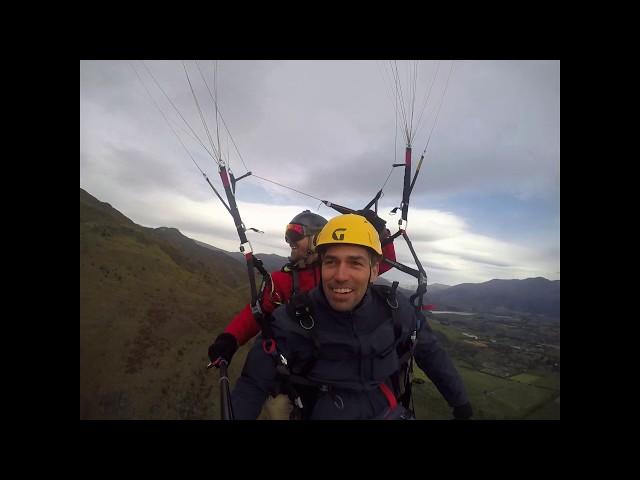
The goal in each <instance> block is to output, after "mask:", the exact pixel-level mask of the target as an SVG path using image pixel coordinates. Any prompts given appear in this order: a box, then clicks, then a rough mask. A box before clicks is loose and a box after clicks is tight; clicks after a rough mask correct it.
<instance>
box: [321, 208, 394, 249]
mask: <svg viewBox="0 0 640 480" xmlns="http://www.w3.org/2000/svg"><path fill="white" fill-rule="evenodd" d="M342 243H348V244H351V245H361V246H363V247H366V248H370V249H371V250H373V251H374V252H376V253H377V254H378V255H382V246H381V245H380V237H379V235H378V232H377V231H376V229H375V228H374V227H373V225H371V223H369V221H367V219H366V218H364V217H363V216H362V215H355V214H353V213H347V214H346V215H338V216H337V217H334V218H332V219H331V220H329V221H328V222H327V224H326V225H325V226H324V228H323V229H322V230H321V231H320V233H319V234H318V238H317V240H316V247H319V246H321V245H338V244H342Z"/></svg>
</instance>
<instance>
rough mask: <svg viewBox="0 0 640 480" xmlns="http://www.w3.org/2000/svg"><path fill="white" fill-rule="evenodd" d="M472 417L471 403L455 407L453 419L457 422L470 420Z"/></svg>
mask: <svg viewBox="0 0 640 480" xmlns="http://www.w3.org/2000/svg"><path fill="white" fill-rule="evenodd" d="M472 415H473V410H472V409H471V404H470V403H465V404H464V405H460V406H458V407H453V417H454V418H455V419H456V420H469V418H471V416H472Z"/></svg>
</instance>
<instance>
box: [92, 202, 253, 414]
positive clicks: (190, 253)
mask: <svg viewBox="0 0 640 480" xmlns="http://www.w3.org/2000/svg"><path fill="white" fill-rule="evenodd" d="M248 298H249V288H248V281H247V278H246V271H245V270H244V269H243V268H242V265H240V264H239V263H238V262H236V261H235V260H234V259H232V258H229V256H228V255H226V254H224V253H218V252H214V251H212V250H210V249H206V248H204V247H201V246H199V245H197V244H196V243H195V242H194V241H193V240H191V239H189V238H187V237H185V236H184V235H182V234H181V233H180V232H179V231H177V230H175V229H170V228H158V229H152V228H145V227H141V226H139V225H136V224H135V223H133V222H132V221H131V220H129V219H128V218H126V217H125V216H124V215H122V214H121V213H120V212H118V211H117V210H115V209H114V208H112V207H111V206H110V205H109V204H107V203H103V202H100V201H98V200H97V199H96V198H94V197H93V196H91V195H90V194H88V193H87V192H85V191H84V190H82V189H80V418H81V419H151V418H153V419H189V418H218V416H219V409H218V399H219V393H218V385H217V384H218V382H217V374H218V372H217V370H212V371H208V370H206V368H205V366H206V364H207V362H208V359H207V355H206V352H207V346H208V344H209V343H210V341H211V340H212V339H213V338H214V337H215V335H217V334H218V333H220V332H221V331H222V329H223V328H224V327H225V325H226V324H227V323H228V321H229V320H230V319H231V317H232V315H233V314H235V313H236V312H237V311H239V310H240V309H241V308H242V307H243V305H244V304H246V303H247V300H248ZM245 355H246V348H243V349H241V351H240V352H238V354H237V356H236V358H235V359H234V360H235V361H234V362H233V365H232V366H231V368H230V374H231V376H232V378H233V379H235V378H237V376H238V375H239V371H240V368H241V367H242V364H243V363H244V359H243V357H244V356H245Z"/></svg>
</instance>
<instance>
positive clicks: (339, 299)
mask: <svg viewBox="0 0 640 480" xmlns="http://www.w3.org/2000/svg"><path fill="white" fill-rule="evenodd" d="M376 278H378V264H377V263H376V264H374V266H373V267H372V266H371V261H370V257H369V252H368V250H367V249H366V248H365V247H361V246H359V245H346V244H345V245H332V246H330V247H328V248H327V250H326V252H325V254H324V256H323V257H322V287H323V289H324V294H325V296H326V297H327V300H328V302H329V305H331V307H332V308H333V309H334V310H337V311H339V312H348V311H351V310H353V309H354V308H355V306H356V305H358V303H360V300H362V297H364V294H365V293H366V291H367V287H368V286H369V283H370V282H371V283H373V282H374V281H375V280H376Z"/></svg>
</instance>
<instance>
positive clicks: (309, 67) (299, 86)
mask: <svg viewBox="0 0 640 480" xmlns="http://www.w3.org/2000/svg"><path fill="white" fill-rule="evenodd" d="M185 69H186V73H185ZM205 82H206V83H205ZM192 89H193V92H192ZM194 96H195V99H196V100H197V103H196V100H194ZM214 99H216V102H215V104H214ZM216 104H217V110H218V114H217V115H216V107H215V105H216ZM198 106H199V107H200V110H199V109H198ZM200 112H202V113H200ZM203 119H204V122H203ZM216 119H217V122H216ZM203 123H204V124H206V126H207V130H208V132H209V134H207V130H205V127H204V125H203ZM407 129H408V130H409V132H410V140H411V147H412V172H411V175H412V178H413V175H414V173H415V170H416V166H417V164H418V161H419V159H420V156H421V154H422V153H423V152H425V156H424V161H423V164H422V167H421V169H420V172H419V175H418V178H417V180H416V183H415V187H414V189H413V191H412V194H411V199H410V206H409V213H408V226H407V233H408V235H409V238H410V239H411V241H412V244H413V247H414V249H415V250H416V253H417V255H418V257H419V259H420V262H421V264H422V266H423V267H424V268H425V270H426V273H427V278H428V283H429V284H433V283H441V284H446V285H457V284H460V283H467V282H470V283H480V282H486V281H488V280H491V279H494V278H500V279H525V278H531V277H545V278H547V279H549V280H559V279H560V62H559V61H556V60H549V61H541V60H535V61H533V60H525V61H516V60H501V61H480V60H473V61H465V60H455V61H447V60H439V61H426V60H420V61H407V60H402V61H394V60H393V59H392V60H366V61H357V60H339V61H329V60H309V61H304V60H286V61H267V60H260V61H230V60H224V61H215V60H198V61H193V60H189V61H185V62H184V63H183V62H182V61H180V60H176V61H168V60H165V61H144V62H141V61H115V60H113V61H112V60H95V61H80V187H81V188H83V189H85V190H86V191H88V192H89V193H90V194H91V195H93V196H95V197H96V198H98V200H101V201H103V202H107V203H109V204H111V205H112V206H113V207H114V208H116V209H118V210H119V211H120V212H122V213H123V214H124V215H126V216H127V217H129V218H130V219H131V220H133V221H134V222H136V223H138V224H140V225H143V226H146V227H153V228H157V227H161V226H165V227H174V228H177V229H179V230H180V231H181V232H182V233H183V234H184V235H186V236H188V237H191V238H194V239H196V240H199V241H202V242H206V243H208V244H210V245H214V246H216V247H219V248H223V249H225V250H228V251H238V250H239V244H240V242H239V239H238V235H237V232H236V229H235V226H234V223H233V219H232V218H231V215H230V214H229V213H228V212H227V210H226V209H225V207H224V206H223V205H222V203H221V202H220V200H219V199H218V198H217V197H216V196H215V194H214V192H213V191H212V189H211V187H210V186H209V185H208V184H207V182H206V180H205V178H204V177H203V175H202V173H201V172H200V169H201V170H202V171H203V172H204V173H205V174H206V175H207V177H208V178H209V180H210V181H211V183H212V184H213V186H214V187H215V188H216V189H217V190H218V192H219V193H220V194H221V195H222V196H223V197H225V195H224V190H223V186H222V182H221V179H220V177H219V175H218V165H217V163H216V161H215V158H219V156H221V157H222V159H223V161H224V162H225V163H226V164H227V165H228V166H229V167H230V169H231V171H232V172H233V173H234V175H235V176H236V177H240V176H241V175H243V174H245V173H247V171H251V172H252V175H250V176H248V177H245V178H244V179H242V180H240V181H239V182H238V183H237V185H236V201H237V203H238V207H239V210H240V215H241V216H242V220H243V222H244V224H245V226H246V227H247V228H256V229H258V230H260V231H262V232H264V233H257V232H254V231H248V232H247V237H248V239H249V241H250V242H251V246H252V248H253V250H254V252H256V253H275V254H278V255H282V256H285V257H286V256H287V255H288V253H289V249H288V247H287V245H286V243H285V242H284V228H285V225H286V224H287V223H288V222H289V221H290V220H291V218H293V217H294V216H295V215H296V214H298V213H299V212H300V211H302V210H305V209H309V210H311V211H313V212H316V213H318V214H320V215H322V216H324V217H325V218H327V219H328V218H331V217H333V216H336V215H338V212H336V211H335V210H333V209H331V208H329V207H327V206H326V205H324V204H322V203H321V200H327V201H329V202H332V203H336V204H339V205H344V206H347V207H350V208H353V209H359V208H362V207H364V206H365V205H366V204H367V203H368V202H369V201H370V200H371V199H372V198H373V197H374V195H375V194H376V193H377V192H378V190H380V188H381V187H382V186H383V185H384V189H383V192H384V195H383V197H382V198H381V199H380V201H379V204H378V214H379V215H380V216H381V217H382V218H383V219H384V220H386V221H387V227H388V228H389V229H390V230H391V232H392V233H394V232H396V231H397V230H398V220H399V217H400V215H399V213H398V214H395V215H394V214H392V213H391V211H392V209H393V208H394V207H398V206H400V204H401V200H402V187H403V175H404V167H395V168H394V167H393V164H397V163H404V158H405V149H406V146H407V137H406V131H407ZM203 145H204V146H206V147H207V150H208V151H207V150H205V148H204V147H203ZM212 145H213V146H212ZM425 148H426V150H425ZM214 157H215V158H214ZM385 181H386V183H385ZM278 184H280V185H278ZM225 201H226V198H225ZM395 247H396V256H397V260H398V261H399V262H401V263H404V264H406V265H408V266H411V267H415V262H414V260H413V258H412V256H411V253H410V251H409V248H408V247H407V245H406V242H405V241H404V240H403V239H402V238H398V239H396V241H395ZM384 277H385V278H387V279H388V280H390V281H391V280H398V281H399V282H400V284H401V285H403V286H408V287H410V286H414V287H415V285H416V280H415V279H414V278H413V277H411V276H409V275H407V274H405V273H402V272H399V271H397V270H395V269H392V270H390V271H389V272H387V273H385V274H384Z"/></svg>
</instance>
